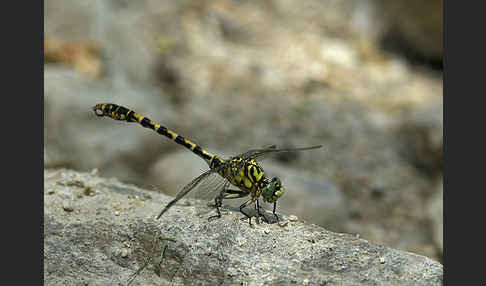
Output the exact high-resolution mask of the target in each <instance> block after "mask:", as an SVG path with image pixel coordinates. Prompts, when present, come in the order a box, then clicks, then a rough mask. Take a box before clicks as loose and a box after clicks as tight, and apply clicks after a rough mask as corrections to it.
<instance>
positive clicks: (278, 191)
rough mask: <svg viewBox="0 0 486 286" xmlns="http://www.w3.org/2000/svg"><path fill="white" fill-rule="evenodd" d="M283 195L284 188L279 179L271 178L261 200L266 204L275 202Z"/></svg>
mask: <svg viewBox="0 0 486 286" xmlns="http://www.w3.org/2000/svg"><path fill="white" fill-rule="evenodd" d="M283 193H284V188H283V187H282V183H281V181H280V179H279V178H277V177H275V178H273V179H272V180H271V181H270V183H268V184H267V186H266V187H265V188H264V189H263V192H262V196H263V200H264V201H266V202H268V203H274V202H276V201H277V200H278V199H279V198H280V197H281V196H282V195H283Z"/></svg>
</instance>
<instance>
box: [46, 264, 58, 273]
mask: <svg viewBox="0 0 486 286" xmlns="http://www.w3.org/2000/svg"><path fill="white" fill-rule="evenodd" d="M46 270H47V272H49V273H52V272H55V271H56V270H57V267H56V265H54V264H48V265H47V269H46Z"/></svg>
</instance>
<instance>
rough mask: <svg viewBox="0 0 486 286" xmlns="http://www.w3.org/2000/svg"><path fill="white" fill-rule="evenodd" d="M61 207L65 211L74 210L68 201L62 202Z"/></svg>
mask: <svg viewBox="0 0 486 286" xmlns="http://www.w3.org/2000/svg"><path fill="white" fill-rule="evenodd" d="M62 208H63V210H65V211H67V212H72V211H73V210H74V207H73V205H72V204H71V203H70V202H64V203H63V204H62Z"/></svg>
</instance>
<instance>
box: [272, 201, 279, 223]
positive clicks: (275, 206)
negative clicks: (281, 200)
mask: <svg viewBox="0 0 486 286" xmlns="http://www.w3.org/2000/svg"><path fill="white" fill-rule="evenodd" d="M276 208H277V202H274V203H273V212H272V213H273V215H274V216H275V219H276V220H277V222H278V215H277V214H276V213H275V209H276Z"/></svg>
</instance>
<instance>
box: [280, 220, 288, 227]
mask: <svg viewBox="0 0 486 286" xmlns="http://www.w3.org/2000/svg"><path fill="white" fill-rule="evenodd" d="M288 224H289V221H288V220H284V221H280V222H279V223H278V225H279V226H280V227H285V226H287V225H288Z"/></svg>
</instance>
